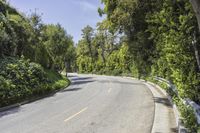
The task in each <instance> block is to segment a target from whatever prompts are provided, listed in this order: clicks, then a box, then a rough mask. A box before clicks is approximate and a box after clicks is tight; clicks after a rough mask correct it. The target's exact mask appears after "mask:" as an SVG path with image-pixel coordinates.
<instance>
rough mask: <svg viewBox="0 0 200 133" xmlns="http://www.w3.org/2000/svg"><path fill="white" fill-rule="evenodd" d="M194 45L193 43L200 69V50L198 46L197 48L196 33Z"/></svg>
mask: <svg viewBox="0 0 200 133" xmlns="http://www.w3.org/2000/svg"><path fill="white" fill-rule="evenodd" d="M192 45H193V48H194V53H195V58H196V60H197V65H198V68H199V71H200V57H199V51H198V48H197V39H196V34H194V38H193V41H192Z"/></svg>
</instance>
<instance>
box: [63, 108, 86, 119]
mask: <svg viewBox="0 0 200 133" xmlns="http://www.w3.org/2000/svg"><path fill="white" fill-rule="evenodd" d="M87 109H88V107H86V108H84V109H82V110H81V111H79V112H78V113H76V114H74V115H72V116H70V117H68V118H67V119H65V120H64V122H67V121H69V120H71V119H72V118H74V117H76V116H77V115H79V114H81V113H83V112H84V111H86V110H87Z"/></svg>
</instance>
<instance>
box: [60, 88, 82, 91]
mask: <svg viewBox="0 0 200 133" xmlns="http://www.w3.org/2000/svg"><path fill="white" fill-rule="evenodd" d="M81 89H82V88H70V89H65V90H62V91H60V92H68V91H69V92H70V91H79V90H81Z"/></svg>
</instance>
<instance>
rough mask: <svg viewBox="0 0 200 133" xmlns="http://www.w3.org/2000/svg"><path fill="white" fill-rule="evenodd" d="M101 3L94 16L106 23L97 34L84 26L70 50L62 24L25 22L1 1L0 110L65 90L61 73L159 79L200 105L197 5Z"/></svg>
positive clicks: (184, 1)
mask: <svg viewBox="0 0 200 133" xmlns="http://www.w3.org/2000/svg"><path fill="white" fill-rule="evenodd" d="M190 2H191V3H192V4H191V3H190ZM195 2H196V3H195ZM102 3H103V4H104V8H103V9H98V12H99V14H100V16H103V15H106V19H105V20H103V21H102V22H99V23H98V24H97V27H96V28H95V29H94V28H92V27H90V26H89V25H88V26H86V27H85V28H83V30H82V39H81V40H80V41H79V42H78V44H77V46H76V47H74V44H73V41H72V37H71V36H70V35H68V34H67V33H66V31H65V30H64V28H63V27H62V26H61V25H59V24H57V25H53V24H49V25H46V24H44V23H42V21H41V17H40V16H39V15H37V14H35V13H33V14H31V15H30V16H28V17H27V16H25V15H23V14H21V13H19V12H18V11H17V10H15V8H13V7H10V6H9V5H8V4H7V3H6V2H5V1H3V0H1V1H0V11H1V12H0V70H1V72H0V106H4V105H8V104H11V103H14V102H16V101H20V100H22V99H26V98H27V97H29V96H33V95H38V94H42V93H46V92H49V91H52V90H54V89H59V88H61V87H63V86H65V85H66V84H67V82H66V80H65V79H63V78H62V77H60V75H59V74H58V73H61V72H62V71H63V70H64V69H67V70H68V71H76V70H77V71H78V72H80V73H97V74H108V75H132V76H134V77H138V78H148V79H151V77H153V76H160V77H163V78H165V79H168V80H170V81H171V82H172V83H173V84H175V85H176V87H177V88H178V94H179V97H181V98H183V99H184V98H190V99H191V100H193V101H195V102H196V103H200V88H199V87H200V57H199V50H200V45H199V44H200V32H199V31H200V16H198V12H197V11H196V10H198V8H197V9H196V8H195V7H196V6H195V4H197V3H198V0H190V1H188V0H123V1H122V0H102ZM197 20H199V25H198V21H197ZM198 26H199V27H198ZM33 62H34V63H33ZM173 96H174V95H173ZM179 97H177V96H174V97H173V98H174V100H175V102H176V103H177V104H178V106H179V109H180V111H181V114H182V116H183V117H184V118H185V119H184V120H183V122H184V123H185V124H186V126H187V127H188V130H189V131H190V132H197V130H198V128H199V125H197V124H196V120H195V118H194V117H193V116H194V115H193V112H192V110H191V109H190V108H187V107H186V108H185V107H184V106H183V105H182V103H181V102H180V99H179Z"/></svg>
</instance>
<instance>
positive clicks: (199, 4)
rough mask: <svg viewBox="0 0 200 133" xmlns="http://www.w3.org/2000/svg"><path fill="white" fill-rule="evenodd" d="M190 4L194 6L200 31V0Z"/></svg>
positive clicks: (192, 1) (194, 0)
mask: <svg viewBox="0 0 200 133" xmlns="http://www.w3.org/2000/svg"><path fill="white" fill-rule="evenodd" d="M190 3H191V4H192V7H193V10H194V12H195V15H196V18H197V21H198V26H199V31H200V0H190Z"/></svg>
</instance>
